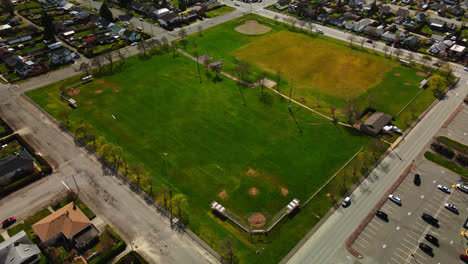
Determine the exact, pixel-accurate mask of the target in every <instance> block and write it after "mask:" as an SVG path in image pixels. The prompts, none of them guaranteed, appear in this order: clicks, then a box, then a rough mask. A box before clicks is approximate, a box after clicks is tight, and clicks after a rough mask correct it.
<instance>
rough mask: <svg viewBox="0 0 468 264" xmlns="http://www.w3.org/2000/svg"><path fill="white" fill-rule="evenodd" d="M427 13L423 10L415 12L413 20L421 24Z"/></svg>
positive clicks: (424, 20)
mask: <svg viewBox="0 0 468 264" xmlns="http://www.w3.org/2000/svg"><path fill="white" fill-rule="evenodd" d="M426 18H427V15H426V13H424V12H420V13H417V14H416V15H415V16H414V21H415V22H416V23H418V24H422V23H423V22H426Z"/></svg>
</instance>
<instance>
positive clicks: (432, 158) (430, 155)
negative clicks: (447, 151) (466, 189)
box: [424, 151, 468, 178]
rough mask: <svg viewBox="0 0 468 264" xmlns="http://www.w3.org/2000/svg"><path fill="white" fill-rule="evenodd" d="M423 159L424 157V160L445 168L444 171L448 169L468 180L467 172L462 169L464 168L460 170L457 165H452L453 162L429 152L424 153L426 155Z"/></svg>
mask: <svg viewBox="0 0 468 264" xmlns="http://www.w3.org/2000/svg"><path fill="white" fill-rule="evenodd" d="M424 157H426V159H428V160H430V161H433V162H435V163H437V164H439V165H440V166H442V167H444V168H446V169H449V170H451V171H453V172H455V173H457V174H459V175H461V176H463V177H465V178H468V170H466V169H464V168H461V167H460V166H458V165H457V164H455V163H453V162H450V161H448V160H446V159H444V158H442V157H440V156H439V155H437V154H434V153H432V152H429V151H426V153H424Z"/></svg>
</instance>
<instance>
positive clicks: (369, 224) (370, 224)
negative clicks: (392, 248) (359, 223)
mask: <svg viewBox="0 0 468 264" xmlns="http://www.w3.org/2000/svg"><path fill="white" fill-rule="evenodd" d="M367 225H368V226H372V227H373V228H375V229H377V230H379V228H378V227H376V226H374V225H373V224H372V223H371V222H369V223H368V224H367ZM374 234H375V233H374Z"/></svg>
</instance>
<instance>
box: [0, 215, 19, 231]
mask: <svg viewBox="0 0 468 264" xmlns="http://www.w3.org/2000/svg"><path fill="white" fill-rule="evenodd" d="M14 222H16V218H15V217H14V216H12V217H10V218H8V219H6V220H4V221H3V222H2V228H7V227H9V226H10V225H12V224H13V223H14Z"/></svg>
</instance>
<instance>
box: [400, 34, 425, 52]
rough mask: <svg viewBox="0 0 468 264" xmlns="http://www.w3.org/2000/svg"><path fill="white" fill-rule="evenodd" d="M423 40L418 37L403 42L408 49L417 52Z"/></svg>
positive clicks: (408, 38)
mask: <svg viewBox="0 0 468 264" xmlns="http://www.w3.org/2000/svg"><path fill="white" fill-rule="evenodd" d="M420 42H421V39H420V38H419V37H417V36H409V37H407V38H405V39H404V40H403V45H405V46H406V47H408V48H409V49H412V50H415V49H417V48H418V47H419V43H420Z"/></svg>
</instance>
